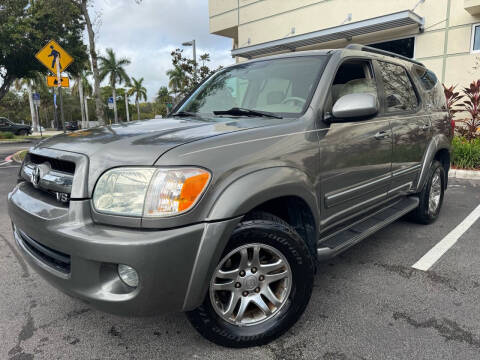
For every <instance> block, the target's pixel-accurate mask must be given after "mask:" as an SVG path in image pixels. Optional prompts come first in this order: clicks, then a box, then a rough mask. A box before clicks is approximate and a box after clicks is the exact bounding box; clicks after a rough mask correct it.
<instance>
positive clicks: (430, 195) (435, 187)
mask: <svg viewBox="0 0 480 360" xmlns="http://www.w3.org/2000/svg"><path fill="white" fill-rule="evenodd" d="M445 181H446V177H445V169H444V168H443V165H442V163H441V162H439V161H434V162H433V163H432V165H431V166H430V169H429V173H428V178H427V182H426V183H425V185H424V187H423V189H422V191H421V192H420V194H419V197H420V204H419V206H418V208H416V209H415V210H414V211H413V212H412V213H411V214H410V218H411V219H412V220H414V221H416V222H418V223H421V224H430V223H432V222H434V221H435V220H436V219H437V218H438V215H439V214H440V209H441V208H442V204H443V196H444V193H445Z"/></svg>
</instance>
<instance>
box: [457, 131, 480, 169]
mask: <svg viewBox="0 0 480 360" xmlns="http://www.w3.org/2000/svg"><path fill="white" fill-rule="evenodd" d="M452 165H453V166H455V167H456V168H459V169H478V170H480V138H477V139H473V140H470V141H467V140H466V139H465V138H462V137H458V136H456V137H454V138H453V142H452Z"/></svg>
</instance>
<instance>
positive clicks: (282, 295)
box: [210, 243, 292, 326]
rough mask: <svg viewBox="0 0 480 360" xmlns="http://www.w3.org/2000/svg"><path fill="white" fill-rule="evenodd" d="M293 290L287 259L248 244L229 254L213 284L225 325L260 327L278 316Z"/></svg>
mask: <svg viewBox="0 0 480 360" xmlns="http://www.w3.org/2000/svg"><path fill="white" fill-rule="evenodd" d="M291 287H292V272H291V269H290V265H289V264H288V262H287V260H286V258H285V257H284V256H283V254H282V253H281V252H280V251H278V250H277V249H275V248H273V247H271V246H268V245H265V244H259V243H254V244H247V245H244V246H241V247H238V248H236V249H234V250H232V251H231V252H229V253H228V254H227V255H226V256H225V257H224V258H223V259H222V260H221V261H220V264H219V265H218V267H217V269H216V270H215V273H214V275H213V277H212V280H211V282H210V300H211V303H212V304H213V308H214V310H215V312H216V313H217V314H218V315H219V316H220V317H221V318H222V319H223V320H225V321H227V322H229V323H231V324H234V325H239V326H250V325H257V324H259V323H261V322H264V321H266V320H268V319H270V318H272V317H273V316H275V314H277V313H278V311H279V310H280V309H281V308H282V307H283V306H284V305H285V304H286V302H287V300H288V296H289V294H290V290H291Z"/></svg>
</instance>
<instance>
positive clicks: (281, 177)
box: [208, 166, 319, 225]
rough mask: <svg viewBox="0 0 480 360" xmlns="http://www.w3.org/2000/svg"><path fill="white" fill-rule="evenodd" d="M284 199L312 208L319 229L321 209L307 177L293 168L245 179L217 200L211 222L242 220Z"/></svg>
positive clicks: (256, 174)
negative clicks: (260, 208)
mask: <svg viewBox="0 0 480 360" xmlns="http://www.w3.org/2000/svg"><path fill="white" fill-rule="evenodd" d="M284 196H297V197H299V198H301V199H302V200H304V201H305V202H306V203H307V205H308V206H309V207H310V210H311V211H312V214H313V216H314V218H315V223H316V224H317V225H318V217H319V206H318V201H317V196H316V192H315V188H314V186H313V184H312V182H311V181H310V179H309V177H308V176H307V174H305V173H304V172H303V171H301V170H299V169H296V168H292V167H286V166H285V167H284V166H281V167H273V168H268V169H263V170H258V171H255V172H252V173H249V174H247V175H244V176H242V177H241V178H239V179H237V180H236V181H234V182H233V183H231V184H230V185H229V186H228V187H226V189H225V190H224V191H223V192H222V193H221V194H220V195H219V196H218V197H217V199H216V200H215V202H214V204H213V206H212V209H211V210H210V213H209V215H208V220H213V221H215V220H221V219H227V218H233V217H236V216H241V215H244V214H246V213H247V212H249V211H250V210H252V209H254V208H255V207H257V206H258V205H260V204H262V203H264V202H266V201H269V200H273V199H276V198H280V197H284Z"/></svg>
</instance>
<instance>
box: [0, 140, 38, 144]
mask: <svg viewBox="0 0 480 360" xmlns="http://www.w3.org/2000/svg"><path fill="white" fill-rule="evenodd" d="M32 142H33V140H19V141H2V140H0V145H2V144H8V145H15V144H31V143H32Z"/></svg>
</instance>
